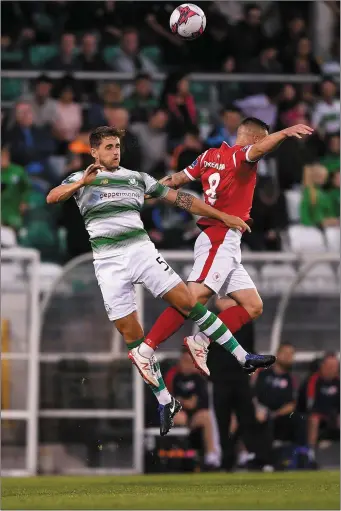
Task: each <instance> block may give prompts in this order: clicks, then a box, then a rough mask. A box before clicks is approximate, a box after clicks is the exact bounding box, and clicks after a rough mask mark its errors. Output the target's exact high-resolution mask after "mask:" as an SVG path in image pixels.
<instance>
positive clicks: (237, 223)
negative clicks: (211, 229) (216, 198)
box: [221, 213, 251, 232]
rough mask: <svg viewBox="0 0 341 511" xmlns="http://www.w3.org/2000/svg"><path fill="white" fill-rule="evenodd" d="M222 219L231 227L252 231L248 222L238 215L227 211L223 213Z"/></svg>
mask: <svg viewBox="0 0 341 511" xmlns="http://www.w3.org/2000/svg"><path fill="white" fill-rule="evenodd" d="M221 219H222V221H223V222H224V224H225V225H227V227H230V228H231V229H238V231H248V232H251V228H250V226H249V225H247V223H245V222H244V220H242V219H241V218H239V217H238V216H233V215H227V214H226V213H223V216H222V218H221Z"/></svg>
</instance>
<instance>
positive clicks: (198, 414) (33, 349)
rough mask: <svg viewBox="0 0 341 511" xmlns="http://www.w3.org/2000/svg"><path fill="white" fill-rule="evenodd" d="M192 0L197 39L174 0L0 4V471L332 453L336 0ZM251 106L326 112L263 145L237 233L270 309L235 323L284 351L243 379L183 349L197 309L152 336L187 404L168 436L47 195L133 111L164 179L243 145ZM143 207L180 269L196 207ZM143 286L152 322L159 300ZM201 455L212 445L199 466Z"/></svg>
mask: <svg viewBox="0 0 341 511" xmlns="http://www.w3.org/2000/svg"><path fill="white" fill-rule="evenodd" d="M198 4H199V6H200V7H201V8H202V9H203V10H204V12H205V14H206V17H207V28H206V31H205V33H204V35H203V36H202V37H201V38H199V39H197V40H195V41H191V42H186V41H184V40H181V39H177V38H175V37H174V36H173V35H172V34H171V32H170V30H169V16H170V14H171V13H172V11H173V9H174V8H175V7H177V6H178V3H176V2H168V1H167V2H160V1H159V2H130V1H124V2H123V1H121V2H117V1H103V2H102V1H89V2H83V3H81V4H80V3H79V2H73V1H62V0H61V1H54V0H51V1H48V2H47V1H39V2H38V1H25V2H20V1H11V2H9V1H4V2H2V5H1V14H2V35H1V50H2V77H1V99H2V111H1V127H2V141H1V192H2V200H1V246H2V255H1V258H2V266H1V293H2V312H1V328H2V361H1V364H2V372H1V374H2V376H1V383H2V386H1V387H2V389H1V399H2V417H1V423H2V466H3V473H4V474H5V473H8V474H12V475H19V474H26V473H29V474H34V473H36V472H39V473H89V472H90V473H110V472H119V473H124V472H141V471H148V472H152V471H154V472H156V471H157V472H160V471H166V472H169V471H182V470H187V471H188V470H189V471H191V470H196V471H197V470H202V469H208V468H210V469H217V468H219V467H220V468H221V469H223V470H233V469H235V468H238V467H239V468H244V469H249V470H272V469H274V468H275V469H278V470H285V469H296V468H306V467H310V468H312V467H313V468H318V467H325V466H337V465H338V464H339V448H338V447H337V446H336V444H335V442H336V441H338V440H339V353H338V352H339V335H340V331H339V318H340V304H339V271H340V270H339V246H340V232H339V229H340V225H339V220H340V101H339V73H340V40H339V33H340V21H339V19H340V16H339V10H340V2H336V1H329V2H323V1H316V2H309V1H307V2H305V1H304V2H300V1H298V2H286V1H283V2H274V1H267V2H257V3H247V2H244V1H223V2H222V1H207V2H201V1H200V2H198ZM245 116H255V117H259V118H260V119H262V120H263V121H265V122H266V123H268V124H269V125H270V126H271V130H272V131H275V130H280V129H283V128H285V127H287V126H290V125H293V124H297V123H305V124H309V125H312V126H313V127H314V128H315V130H316V131H315V134H314V135H313V136H312V137H310V138H309V140H298V139H292V140H290V141H287V142H286V143H285V144H283V145H282V146H281V147H280V148H279V149H278V151H277V152H276V153H274V154H270V155H269V156H268V157H266V158H265V159H264V161H262V162H261V163H260V165H259V170H258V180H257V187H256V191H255V198H254V205H253V209H252V214H251V216H252V218H253V219H254V227H253V232H252V233H251V234H245V236H244V237H243V242H242V247H243V258H244V263H245V267H246V268H247V270H248V272H249V273H250V275H251V277H252V278H253V280H254V282H255V284H256V285H257V287H258V289H259V291H260V293H261V295H262V298H263V301H264V313H263V315H262V317H261V318H260V319H259V320H258V321H257V322H256V323H255V324H253V325H248V326H246V327H244V328H243V329H242V330H241V331H240V332H239V333H238V335H237V338H238V340H239V341H240V342H241V344H243V345H244V346H245V347H247V349H253V350H257V351H261V352H270V351H271V352H277V351H278V350H279V361H278V363H277V364H276V366H275V368H274V369H273V370H271V372H270V371H269V372H266V373H260V374H259V375H257V376H256V377H255V378H252V379H250V378H248V377H246V376H245V375H244V374H243V373H242V372H241V370H240V368H239V367H238V366H237V364H236V365H234V359H233V358H232V357H230V358H229V357H227V356H226V357H221V356H220V355H221V354H220V353H219V352H218V353H215V352H213V351H212V352H210V355H209V364H210V366H211V373H213V374H214V376H213V377H212V381H211V382H207V381H205V380H204V379H202V378H201V377H200V376H199V375H198V374H197V373H196V372H195V369H194V368H193V367H192V365H191V363H190V361H189V360H188V359H187V356H186V354H184V353H182V350H181V346H182V341H183V337H184V335H188V334H190V333H191V331H192V330H191V328H192V327H191V325H189V324H186V325H185V326H184V328H183V329H182V330H181V331H180V332H178V333H177V334H175V335H174V336H173V337H172V338H171V339H170V340H168V341H167V342H166V343H165V344H163V345H162V348H161V349H160V350H159V351H158V357H159V359H160V360H161V361H162V364H161V365H162V369H163V371H164V372H165V374H167V381H168V385H169V386H170V388H173V391H174V393H175V395H177V396H178V397H179V398H180V399H181V400H182V402H183V405H184V409H185V412H184V413H183V414H182V415H181V417H180V418H179V419H178V424H177V426H176V427H175V428H174V430H173V431H172V435H169V436H168V437H166V438H165V439H163V440H162V439H160V438H159V436H158V418H157V414H156V408H157V403H156V400H155V398H154V396H153V395H152V394H151V393H150V391H149V390H148V389H147V387H146V388H145V386H144V384H143V382H142V380H140V377H139V376H138V375H136V374H135V371H134V370H133V369H132V368H131V366H130V363H129V361H128V360H127V357H126V352H125V348H124V346H123V343H122V340H121V338H120V336H119V335H118V334H117V332H116V331H113V328H112V325H111V324H110V323H109V321H108V320H107V318H106V313H105V310H104V307H103V304H102V298H101V295H100V291H99V288H98V286H97V282H96V280H95V275H94V272H93V265H92V256H91V253H90V245H89V240H88V235H87V233H86V231H85V228H84V225H83V221H82V218H81V217H80V214H79V212H78V208H77V206H76V204H75V202H74V201H68V202H66V203H64V204H61V205H56V206H53V207H52V206H48V207H47V205H46V202H45V197H46V195H47V193H48V191H49V190H50V189H51V188H52V187H54V186H56V185H57V184H60V182H61V181H62V180H63V179H64V178H65V177H66V176H67V175H69V174H70V173H72V172H75V171H77V170H82V169H84V168H86V167H87V166H88V165H89V164H90V163H91V157H90V155H89V144H88V135H89V132H90V131H91V130H92V129H94V128H95V127H97V126H99V125H115V126H117V127H118V128H124V129H125V130H126V138H125V143H124V148H125V150H124V154H123V157H122V165H123V166H125V167H127V168H132V169H134V170H141V171H143V172H148V173H149V174H151V175H153V176H154V177H155V178H157V179H160V178H161V177H163V176H164V175H166V174H169V173H170V172H172V171H178V170H181V169H182V168H184V167H185V166H187V165H189V164H190V163H192V161H193V160H194V159H195V158H196V157H197V156H198V155H199V154H200V153H201V152H203V151H205V150H206V149H207V148H208V147H218V146H220V144H221V143H222V141H224V140H225V141H226V142H228V143H229V144H230V145H233V144H234V143H235V139H236V130H237V127H238V125H239V123H240V122H241V120H242V119H243V117H245ZM189 191H190V192H191V193H193V194H196V195H197V196H201V193H202V191H201V187H200V184H198V183H194V184H191V185H190V187H189ZM142 217H143V221H144V224H145V227H146V229H147V231H148V232H149V235H150V237H151V239H152V240H153V242H154V243H155V245H156V246H157V248H158V249H159V250H161V251H162V253H163V255H164V257H165V258H166V259H167V261H169V262H170V264H172V266H173V268H174V269H175V270H176V271H177V272H178V273H179V274H180V275H181V276H182V277H183V278H184V279H185V278H186V277H187V275H188V273H189V270H190V268H191V263H192V248H193V245H194V241H195V239H196V236H197V235H198V229H197V227H196V224H195V218H193V217H192V215H190V214H188V213H186V212H183V211H177V210H174V209H170V208H167V207H166V206H164V205H162V204H159V203H157V202H155V201H149V202H148V203H146V205H145V207H144V210H143V212H142ZM169 251H171V252H169ZM138 296H139V303H140V311H141V317H142V320H143V323H144V328H145V331H146V332H148V330H149V329H150V327H151V326H152V324H153V322H154V321H155V319H156V318H157V316H158V314H159V313H160V312H161V311H162V310H163V308H164V305H163V303H162V302H161V301H160V300H159V301H156V300H154V299H153V298H152V297H151V296H149V295H147V294H146V293H144V292H143V290H142V289H138ZM226 305H227V304H226V302H225V301H224V300H219V301H217V302H212V303H211V304H210V308H212V309H215V310H222V309H223V308H224V307H226ZM227 389H228V391H227ZM240 389H243V392H244V394H243V395H242V396H241V394H238V392H239V391H240ZM238 396H239V398H238ZM241 403H244V406H242V405H241ZM218 430H220V432H221V433H222V432H225V433H223V434H220V436H219V435H218ZM210 452H215V453H216V455H217V456H216V458H215V459H218V460H219V461H218V462H217V463H213V466H210V467H207V466H203V463H202V459H203V457H204V455H205V454H206V455H207V454H209V453H210ZM206 458H207V456H206Z"/></svg>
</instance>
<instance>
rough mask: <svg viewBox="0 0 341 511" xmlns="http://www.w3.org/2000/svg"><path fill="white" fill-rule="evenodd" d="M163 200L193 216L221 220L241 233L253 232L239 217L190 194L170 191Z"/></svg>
mask: <svg viewBox="0 0 341 511" xmlns="http://www.w3.org/2000/svg"><path fill="white" fill-rule="evenodd" d="M162 199H163V200H164V201H166V202H168V203H169V204H173V205H174V206H177V207H178V208H181V209H184V210H185V211H189V212H190V213H192V214H193V215H198V216H206V217H207V218H214V219H216V220H220V221H221V222H223V223H224V224H225V225H226V226H227V227H230V228H232V229H238V230H239V231H249V232H250V231H251V229H250V227H249V226H248V225H247V224H246V223H245V222H244V221H243V220H242V219H241V218H239V217H237V216H233V215H227V214H226V213H223V212H222V211H218V209H215V208H212V207H211V206H209V205H208V204H205V202H204V201H202V200H200V199H197V198H196V197H194V196H193V195H191V194H190V193H185V192H178V191H176V190H171V189H170V190H168V192H167V194H166V195H164V196H163V197H162Z"/></svg>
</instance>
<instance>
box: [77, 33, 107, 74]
mask: <svg viewBox="0 0 341 511" xmlns="http://www.w3.org/2000/svg"><path fill="white" fill-rule="evenodd" d="M77 69H79V70H80V71H107V69H108V67H107V65H106V63H105V62H104V60H103V58H102V56H101V54H100V52H99V51H98V39H97V36H96V35H95V34H91V33H87V34H84V35H83V37H82V42H81V49H80V54H79V55H78V57H77Z"/></svg>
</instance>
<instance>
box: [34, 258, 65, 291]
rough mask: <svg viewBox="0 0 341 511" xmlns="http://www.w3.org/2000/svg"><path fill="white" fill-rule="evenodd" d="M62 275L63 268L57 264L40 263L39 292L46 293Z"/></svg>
mask: <svg viewBox="0 0 341 511" xmlns="http://www.w3.org/2000/svg"><path fill="white" fill-rule="evenodd" d="M62 273H63V267H62V266H60V265H59V264H53V263H41V264H40V266H39V286H40V292H41V293H46V292H47V291H49V290H50V289H51V287H52V286H53V285H54V283H55V281H56V279H57V278H58V277H59V276H60V275H61V274H62Z"/></svg>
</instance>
